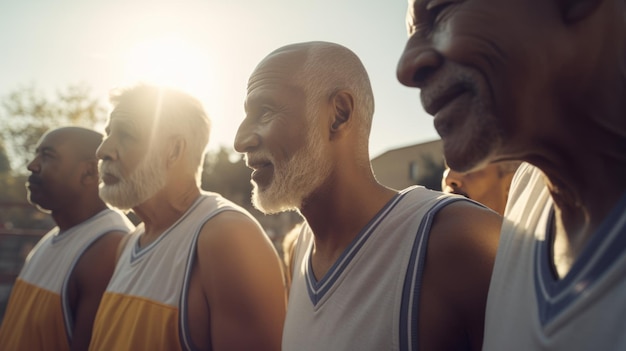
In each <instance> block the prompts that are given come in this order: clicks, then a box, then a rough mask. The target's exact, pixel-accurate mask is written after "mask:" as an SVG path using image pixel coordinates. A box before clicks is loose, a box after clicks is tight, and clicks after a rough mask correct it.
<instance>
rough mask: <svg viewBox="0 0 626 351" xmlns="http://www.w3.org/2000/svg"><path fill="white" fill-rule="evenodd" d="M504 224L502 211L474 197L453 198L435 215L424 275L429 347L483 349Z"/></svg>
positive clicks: (424, 342) (425, 342)
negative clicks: (501, 230) (484, 331)
mask: <svg viewBox="0 0 626 351" xmlns="http://www.w3.org/2000/svg"><path fill="white" fill-rule="evenodd" d="M501 225H502V218H501V217H500V215H498V214H497V213H495V212H493V211H491V210H489V209H486V208H484V207H481V206H479V205H477V204H475V203H472V202H469V201H456V202H453V203H451V204H449V205H447V206H446V207H444V208H442V209H441V210H440V211H439V212H438V213H437V215H436V216H435V218H434V222H433V225H432V227H431V231H430V237H429V241H428V254H427V258H426V266H425V273H424V278H423V287H424V289H423V294H422V302H421V306H422V307H423V308H422V312H420V321H423V324H422V326H421V327H420V335H421V336H422V338H421V339H422V340H420V344H421V345H422V348H423V349H425V350H431V349H433V350H438V349H456V348H459V347H461V348H464V349H465V348H467V349H471V350H480V348H481V345H482V334H483V323H484V310H485V306H486V300H487V293H488V291H489V282H490V279H491V272H492V269H493V263H494V261H495V256H496V251H497V248H498V240H499V237H500V227H501ZM426 300H428V301H426ZM432 306H439V307H438V308H434V307H432ZM429 320H430V321H431V323H429V324H428V323H427V322H428V321H429ZM433 320H437V321H438V322H439V323H432V321H433Z"/></svg>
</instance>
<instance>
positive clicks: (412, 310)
mask: <svg viewBox="0 0 626 351" xmlns="http://www.w3.org/2000/svg"><path fill="white" fill-rule="evenodd" d="M458 200H464V199H463V198H461V197H453V196H448V195H444V194H441V193H439V192H434V191H430V190H427V189H425V188H423V187H411V188H408V189H406V190H404V191H402V192H401V193H400V194H398V195H396V196H395V197H394V198H393V199H392V200H391V201H390V202H389V203H388V204H387V205H386V206H385V207H384V208H383V209H381V210H380V212H379V213H378V214H377V215H376V216H375V217H374V218H372V220H371V221H370V223H369V224H368V225H367V226H366V227H365V228H364V229H363V230H362V231H361V232H360V233H359V234H358V236H357V237H356V238H355V239H354V240H353V242H352V243H351V244H350V245H349V246H348V247H347V248H346V249H345V251H344V252H343V253H342V255H341V256H340V258H339V259H338V260H337V261H336V262H335V264H334V265H333V266H332V267H331V268H330V270H329V271H328V273H326V275H325V276H324V277H323V278H322V279H321V280H319V281H318V280H317V279H316V278H315V276H314V274H313V272H312V270H311V261H310V254H311V250H312V247H313V235H312V233H311V229H310V228H309V227H308V225H305V226H304V228H303V231H302V233H301V234H300V237H299V239H298V240H299V242H298V244H297V247H296V253H295V254H296V256H295V260H294V272H293V277H294V278H293V282H292V285H291V290H290V295H289V305H288V308H287V319H286V321H285V329H284V332H283V350H284V351H305V350H327V351H332V350H338V351H339V350H359V351H364V350H372V351H381V350H385V351H386V350H416V349H417V342H416V340H417V337H418V335H417V317H418V314H419V311H418V310H419V296H420V295H419V293H420V284H421V278H422V270H423V262H424V259H425V254H426V248H427V243H428V233H429V231H430V227H431V224H432V220H433V217H434V216H435V214H436V213H437V211H438V210H439V209H441V208H442V207H444V206H445V205H447V204H449V203H451V202H453V201H458Z"/></svg>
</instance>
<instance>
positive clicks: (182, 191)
mask: <svg viewBox="0 0 626 351" xmlns="http://www.w3.org/2000/svg"><path fill="white" fill-rule="evenodd" d="M198 196H200V189H198V187H197V186H196V184H195V182H193V183H190V182H188V183H187V184H185V185H182V184H181V186H175V187H174V186H171V185H166V187H165V188H163V189H161V190H160V191H159V192H158V193H156V194H155V195H154V196H153V197H152V198H150V199H148V200H147V201H145V202H143V203H142V204H140V205H138V206H136V207H134V208H133V211H134V212H135V213H136V214H137V216H138V217H139V218H140V219H141V221H142V222H143V223H144V227H145V232H144V234H143V235H142V238H141V239H140V245H141V246H144V245H147V244H149V243H151V242H152V241H154V240H156V239H157V238H158V237H159V236H160V235H161V234H162V233H163V232H164V231H165V230H167V229H168V228H170V227H171V226H172V225H173V224H174V223H176V221H178V220H179V219H180V218H181V217H182V216H183V215H184V214H185V213H186V212H187V211H188V210H189V208H190V207H191V205H193V203H194V202H195V201H196V200H197V199H198Z"/></svg>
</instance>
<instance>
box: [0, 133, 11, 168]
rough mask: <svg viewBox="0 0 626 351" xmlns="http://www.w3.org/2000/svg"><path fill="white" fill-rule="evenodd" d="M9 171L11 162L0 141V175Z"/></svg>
mask: <svg viewBox="0 0 626 351" xmlns="http://www.w3.org/2000/svg"><path fill="white" fill-rule="evenodd" d="M10 170H11V162H10V161H9V156H8V155H7V150H6V149H5V148H4V142H2V140H0V174H3V173H8V172H9V171H10Z"/></svg>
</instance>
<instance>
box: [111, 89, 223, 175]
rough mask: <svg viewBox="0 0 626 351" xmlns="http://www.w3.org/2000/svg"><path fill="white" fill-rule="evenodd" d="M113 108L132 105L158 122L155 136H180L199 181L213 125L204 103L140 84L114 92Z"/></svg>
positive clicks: (170, 90) (112, 94) (174, 91)
mask: <svg viewBox="0 0 626 351" xmlns="http://www.w3.org/2000/svg"><path fill="white" fill-rule="evenodd" d="M110 101H111V103H112V104H113V106H117V105H119V104H128V105H130V106H132V107H133V108H136V110H137V111H138V112H139V113H142V114H145V116H144V117H148V116H151V118H152V120H153V121H154V122H155V123H156V124H155V125H154V127H155V135H158V136H159V137H161V138H167V137H169V136H174V135H179V136H182V137H183V138H184V139H185V141H186V143H187V150H186V151H187V152H186V156H187V158H188V160H189V164H188V165H189V167H190V169H192V170H193V171H194V172H195V175H196V182H199V176H200V172H201V170H202V162H203V160H204V153H205V149H206V146H207V144H208V142H209V134H210V131H211V122H210V120H209V118H208V116H207V114H206V112H205V111H204V108H203V106H202V103H200V101H198V100H197V99H196V98H194V97H193V96H191V95H189V94H187V93H185V92H182V91H179V90H176V89H173V88H168V87H162V86H157V85H152V84H146V83H140V84H138V85H135V86H132V87H129V88H125V89H121V90H116V91H113V92H112V93H111V96H110Z"/></svg>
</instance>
